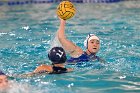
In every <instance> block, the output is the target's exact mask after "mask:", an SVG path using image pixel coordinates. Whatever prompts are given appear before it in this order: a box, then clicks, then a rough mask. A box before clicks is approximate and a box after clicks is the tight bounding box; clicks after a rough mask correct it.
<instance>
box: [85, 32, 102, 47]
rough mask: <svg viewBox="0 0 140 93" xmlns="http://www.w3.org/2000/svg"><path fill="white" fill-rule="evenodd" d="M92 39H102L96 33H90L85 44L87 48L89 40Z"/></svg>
mask: <svg viewBox="0 0 140 93" xmlns="http://www.w3.org/2000/svg"><path fill="white" fill-rule="evenodd" d="M92 39H96V40H98V41H100V39H99V37H97V36H96V35H94V34H88V36H87V37H86V39H85V41H84V46H85V47H86V48H87V46H88V42H89V41H90V40H92Z"/></svg>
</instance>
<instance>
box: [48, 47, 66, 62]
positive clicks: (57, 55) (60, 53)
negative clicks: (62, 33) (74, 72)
mask: <svg viewBox="0 0 140 93" xmlns="http://www.w3.org/2000/svg"><path fill="white" fill-rule="evenodd" d="M48 58H49V59H50V60H51V61H52V63H54V64H59V63H65V62H66V60H67V57H66V53H65V50H64V49H63V48H62V47H53V48H52V49H51V50H50V52H49V53H48Z"/></svg>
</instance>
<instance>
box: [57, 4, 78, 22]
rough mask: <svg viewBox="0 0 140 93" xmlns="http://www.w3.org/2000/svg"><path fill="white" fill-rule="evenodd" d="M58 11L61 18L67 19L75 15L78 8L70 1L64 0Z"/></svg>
mask: <svg viewBox="0 0 140 93" xmlns="http://www.w3.org/2000/svg"><path fill="white" fill-rule="evenodd" d="M56 13H57V15H58V16H59V17H60V18H61V19H63V20H67V19H70V18H72V17H73V16H74V15H75V13H76V9H75V7H74V5H73V4H72V3H71V2H70V1H63V2H61V3H60V4H59V5H58V7H57V10H56Z"/></svg>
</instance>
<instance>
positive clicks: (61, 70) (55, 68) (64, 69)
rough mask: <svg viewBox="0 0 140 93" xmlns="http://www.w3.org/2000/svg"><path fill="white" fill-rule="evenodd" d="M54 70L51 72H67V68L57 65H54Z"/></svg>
mask: <svg viewBox="0 0 140 93" xmlns="http://www.w3.org/2000/svg"><path fill="white" fill-rule="evenodd" d="M52 68H53V72H52V73H50V74H61V73H67V68H63V67H56V66H53V67H52Z"/></svg>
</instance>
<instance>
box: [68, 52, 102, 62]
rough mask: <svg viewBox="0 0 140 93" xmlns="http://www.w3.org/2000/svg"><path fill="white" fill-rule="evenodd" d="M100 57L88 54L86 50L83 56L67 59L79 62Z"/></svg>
mask: <svg viewBox="0 0 140 93" xmlns="http://www.w3.org/2000/svg"><path fill="white" fill-rule="evenodd" d="M99 59H100V58H99V57H98V56H95V55H94V54H91V55H88V54H87V53H86V52H84V53H83V54H82V55H81V56H79V57H78V58H73V57H71V58H70V59H68V60H67V62H68V63H77V62H87V61H92V60H94V61H95V60H98V61H99Z"/></svg>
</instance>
